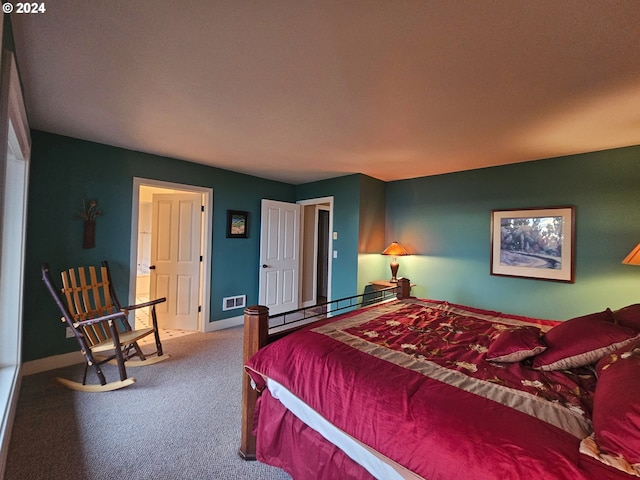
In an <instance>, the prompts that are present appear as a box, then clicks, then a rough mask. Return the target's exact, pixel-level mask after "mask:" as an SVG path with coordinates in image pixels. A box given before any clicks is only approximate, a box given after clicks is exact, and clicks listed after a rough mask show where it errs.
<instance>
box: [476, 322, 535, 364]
mask: <svg viewBox="0 0 640 480" xmlns="http://www.w3.org/2000/svg"><path fill="white" fill-rule="evenodd" d="M546 349H547V346H546V345H545V344H544V343H543V342H542V339H541V332H540V329H539V328H537V327H518V328H512V329H509V330H505V331H504V332H502V333H501V334H500V335H498V337H497V338H496V339H495V340H494V341H493V342H491V344H490V345H489V349H488V350H487V356H486V358H487V360H489V361H491V362H508V363H515V362H519V361H521V360H524V359H525V358H529V357H533V356H534V355H537V354H539V353H541V352H544V351H545V350H546Z"/></svg>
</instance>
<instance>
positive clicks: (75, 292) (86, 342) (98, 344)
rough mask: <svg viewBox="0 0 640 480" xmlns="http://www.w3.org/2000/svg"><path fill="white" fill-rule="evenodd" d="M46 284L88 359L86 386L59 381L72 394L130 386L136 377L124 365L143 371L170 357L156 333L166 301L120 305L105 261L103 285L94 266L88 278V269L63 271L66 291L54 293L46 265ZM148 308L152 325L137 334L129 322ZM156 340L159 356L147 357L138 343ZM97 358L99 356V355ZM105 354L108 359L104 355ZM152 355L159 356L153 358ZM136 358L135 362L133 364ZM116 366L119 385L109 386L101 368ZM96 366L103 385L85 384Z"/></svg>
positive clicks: (63, 288)
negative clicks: (132, 314)
mask: <svg viewBox="0 0 640 480" xmlns="http://www.w3.org/2000/svg"><path fill="white" fill-rule="evenodd" d="M41 270H42V280H43V281H44V283H45V285H46V287H47V290H48V291H49V293H50V294H51V296H52V297H53V299H54V301H55V303H56V305H57V306H58V308H59V309H60V312H61V313H62V318H61V320H62V322H63V323H65V324H66V326H67V327H69V328H71V330H72V332H73V334H74V335H75V337H76V339H77V340H78V343H79V344H80V351H81V352H82V354H83V356H84V359H85V366H84V375H83V378H82V383H79V382H74V381H72V380H67V379H65V378H56V380H57V381H59V382H60V383H62V384H63V385H65V386H67V387H68V388H71V389H73V390H80V391H83V392H106V391H110V390H116V389H118V388H123V387H126V386H128V385H131V384H132V383H134V382H135V381H136V379H135V378H132V377H127V370H126V367H125V362H126V363H127V365H129V366H132V367H133V366H142V365H150V364H153V363H158V362H160V361H162V360H166V359H167V358H169V356H168V355H163V352H162V344H161V343H160V336H159V334H158V321H157V318H156V305H157V304H158V303H162V302H165V301H166V298H159V299H157V300H152V301H149V302H145V303H141V304H139V305H131V306H127V307H122V306H121V305H120V303H119V302H118V299H117V297H116V294H115V289H114V288H113V285H112V282H111V275H110V272H109V265H108V263H107V262H106V261H105V262H102V267H100V280H98V276H97V274H96V267H93V266H90V267H88V270H89V276H88V278H87V274H86V272H85V269H84V267H79V268H78V269H77V273H76V270H75V269H73V268H72V269H69V270H68V271H63V272H62V285H63V287H62V289H58V288H56V286H55V285H54V283H53V281H52V279H51V276H50V274H49V265H48V264H43V265H42V269H41ZM143 307H149V308H150V311H151V312H150V313H151V321H152V326H151V327H149V328H141V329H138V330H133V329H132V328H131V325H130V324H129V321H128V319H127V317H128V314H129V312H130V311H132V310H136V309H138V308H143ZM151 334H153V335H154V337H155V343H156V351H155V352H153V353H151V354H145V353H143V352H142V350H141V349H140V346H139V345H138V341H139V340H140V339H142V338H143V337H146V336H147V335H151ZM96 354H99V355H96ZM105 354H106V355H107V356H106V357H105V356H103V355H105ZM148 355H155V356H153V357H149V358H148ZM134 357H137V359H134ZM107 362H111V363H116V364H117V365H118V370H119V372H120V380H119V381H113V382H107V381H106V379H105V376H104V373H103V372H102V369H101V368H100V366H101V365H103V364H104V363H107ZM89 367H92V368H93V370H94V371H95V372H96V375H97V376H98V379H99V381H100V385H97V384H93V385H87V383H86V381H87V370H88V368H89Z"/></svg>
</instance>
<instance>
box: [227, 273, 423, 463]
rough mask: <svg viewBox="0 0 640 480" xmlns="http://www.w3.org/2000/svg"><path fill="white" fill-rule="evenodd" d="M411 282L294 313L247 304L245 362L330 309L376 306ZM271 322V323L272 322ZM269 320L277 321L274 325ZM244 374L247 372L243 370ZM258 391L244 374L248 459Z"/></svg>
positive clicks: (252, 453) (243, 453) (244, 452)
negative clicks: (275, 313) (274, 310)
mask: <svg viewBox="0 0 640 480" xmlns="http://www.w3.org/2000/svg"><path fill="white" fill-rule="evenodd" d="M410 292H411V283H410V282H409V280H408V279H406V278H399V279H398V284H397V285H396V286H393V287H389V288H384V289H378V290H376V289H374V290H373V291H372V292H370V293H364V294H360V295H354V296H352V297H347V298H341V299H339V300H332V301H330V302H327V303H324V304H321V305H316V306H313V307H307V308H301V309H298V310H294V311H292V312H286V313H281V314H278V315H273V316H271V317H270V316H269V309H268V308H267V307H264V306H261V305H254V306H251V307H247V308H246V309H245V311H244V346H243V357H242V364H243V365H244V364H245V363H246V362H247V360H248V359H249V358H251V356H253V355H254V354H255V353H256V352H257V351H258V350H259V349H261V348H262V347H264V346H266V345H268V344H269V343H271V342H273V341H275V340H277V339H278V338H281V337H283V336H285V335H287V334H289V333H292V332H294V331H296V330H299V329H300V328H302V327H306V326H307V325H309V324H311V323H315V322H318V321H321V320H325V319H326V317H327V312H329V313H331V314H334V313H336V312H338V311H340V310H353V309H354V308H360V307H363V306H369V305H373V304H375V303H380V302H382V301H386V300H390V299H392V298H398V299H403V298H408V297H409V296H410ZM270 321H271V322H270ZM269 323H272V324H273V323H277V324H276V325H272V326H270V325H269ZM243 373H244V372H243ZM258 395H259V394H258V392H257V391H255V390H254V389H253V388H252V386H251V379H250V378H249V376H248V375H243V379H242V432H241V438H240V449H239V450H238V453H239V455H240V457H241V458H243V459H244V460H255V459H256V437H255V436H254V435H253V432H252V430H253V417H254V412H255V406H256V400H257V399H258Z"/></svg>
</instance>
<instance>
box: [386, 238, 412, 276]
mask: <svg viewBox="0 0 640 480" xmlns="http://www.w3.org/2000/svg"><path fill="white" fill-rule="evenodd" d="M382 255H391V256H392V257H393V260H391V263H390V266H391V281H392V282H393V283H397V282H398V278H397V275H398V267H399V265H398V261H397V260H396V257H401V256H404V255H409V254H408V253H407V251H406V250H405V249H404V247H403V246H402V245H400V244H399V243H398V242H393V243H391V245H389V246H388V247H387V248H385V249H384V250H383V251H382Z"/></svg>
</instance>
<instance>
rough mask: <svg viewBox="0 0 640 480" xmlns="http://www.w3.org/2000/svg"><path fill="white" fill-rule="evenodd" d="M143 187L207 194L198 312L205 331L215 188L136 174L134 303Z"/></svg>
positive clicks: (131, 283) (131, 287) (200, 328)
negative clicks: (139, 216)
mask: <svg viewBox="0 0 640 480" xmlns="http://www.w3.org/2000/svg"><path fill="white" fill-rule="evenodd" d="M140 187H159V188H167V189H171V190H182V191H185V192H191V193H199V194H202V195H203V198H204V201H203V202H204V212H203V215H202V237H201V250H202V262H201V269H200V306H201V307H202V310H201V312H200V315H199V316H198V331H199V332H206V331H207V325H208V324H209V315H210V311H209V310H210V308H209V306H210V303H211V286H210V281H211V238H212V232H213V215H212V213H213V189H212V188H209V187H199V186H195V185H186V184H182V183H174V182H165V181H162V180H153V179H150V178H142V177H133V200H132V202H131V248H130V249H129V251H130V256H129V304H130V305H133V304H135V297H136V276H137V268H136V265H137V262H138V215H139V207H140Z"/></svg>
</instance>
